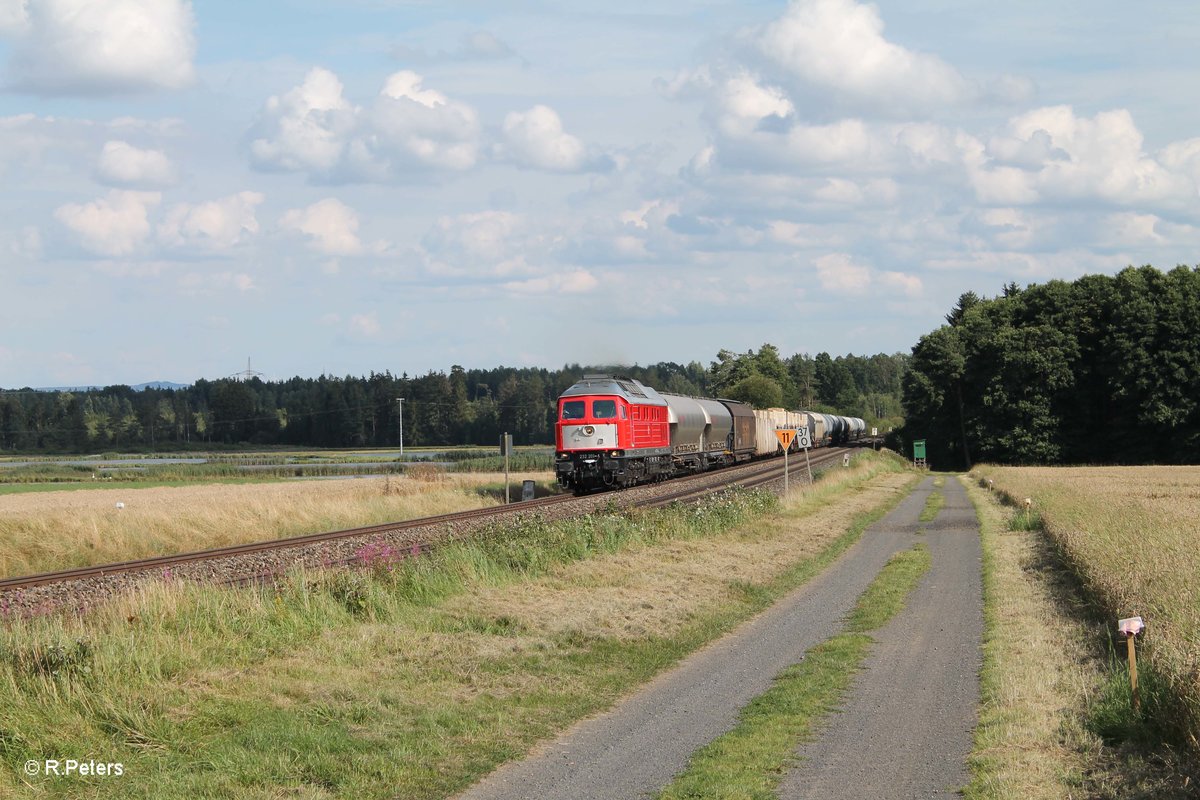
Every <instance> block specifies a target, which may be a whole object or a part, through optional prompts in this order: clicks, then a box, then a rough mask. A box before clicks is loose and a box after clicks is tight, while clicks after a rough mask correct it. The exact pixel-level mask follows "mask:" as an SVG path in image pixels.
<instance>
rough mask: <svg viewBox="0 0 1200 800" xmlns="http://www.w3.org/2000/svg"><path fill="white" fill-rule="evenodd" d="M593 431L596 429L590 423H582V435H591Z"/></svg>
mask: <svg viewBox="0 0 1200 800" xmlns="http://www.w3.org/2000/svg"><path fill="white" fill-rule="evenodd" d="M595 432H596V429H595V428H593V427H592V426H591V425H584V426H583V435H584V436H591V435H592V434H593V433H595Z"/></svg>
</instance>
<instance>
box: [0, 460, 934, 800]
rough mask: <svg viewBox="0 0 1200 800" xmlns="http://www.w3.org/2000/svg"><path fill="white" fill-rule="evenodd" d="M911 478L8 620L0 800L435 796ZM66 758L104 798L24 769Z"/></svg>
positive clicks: (883, 477) (609, 520) (806, 567)
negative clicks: (96, 768) (103, 769)
mask: <svg viewBox="0 0 1200 800" xmlns="http://www.w3.org/2000/svg"><path fill="white" fill-rule="evenodd" d="M913 480H914V478H912V477H911V476H910V475H909V473H907V472H906V471H905V467H904V465H903V463H902V462H899V461H898V460H895V459H889V458H887V457H879V458H875V459H871V460H869V461H865V462H864V463H862V464H860V465H857V466H855V467H852V468H851V469H849V470H843V471H839V473H838V474H837V475H836V476H833V475H831V476H830V477H829V479H828V481H827V482H825V483H824V484H823V485H818V486H815V487H812V489H810V490H808V491H804V492H798V493H796V496H794V498H793V499H792V500H791V501H789V503H788V504H787V505H786V506H785V507H784V508H783V509H778V507H777V506H776V505H775V501H774V500H772V499H771V498H769V497H767V496H766V495H761V494H758V493H749V494H741V495H732V496H727V497H724V498H721V499H719V500H715V501H713V502H710V503H707V504H705V505H702V506H697V507H680V508H672V509H666V510H659V511H649V512H641V513H630V514H615V513H612V514H596V515H593V516H591V517H587V518H583V519H578V520H573V521H569V522H563V523H549V522H547V521H545V520H544V519H542V518H540V517H528V518H525V519H523V520H521V521H519V522H518V523H515V524H512V525H507V526H498V527H496V528H494V529H493V530H492V531H491V535H490V536H486V537H482V538H480V539H479V540H474V541H471V542H464V543H462V544H461V545H457V546H454V547H447V548H444V549H441V550H439V551H438V552H437V553H436V554H434V556H433V557H429V558H425V557H423V558H421V559H418V560H416V561H413V562H404V563H401V564H389V563H379V564H377V565H376V569H374V570H373V571H371V572H329V573H325V574H313V575H295V576H293V577H292V579H291V580H290V581H288V582H287V583H284V584H281V585H279V586H277V587H275V588H274V589H273V590H267V591H217V590H213V589H212V588H211V587H203V586H191V585H170V584H163V585H157V586H154V587H151V588H148V589H146V590H144V591H143V592H141V593H140V594H138V595H136V596H133V597H130V598H125V599H123V600H120V601H118V602H114V603H112V604H109V605H107V606H105V607H103V608H101V609H97V610H96V611H95V612H93V613H92V614H90V615H88V616H87V617H86V618H84V619H80V620H54V619H41V620H29V621H18V622H13V623H11V624H10V625H9V626H8V627H5V628H3V629H0V707H2V708H4V709H5V713H4V716H3V718H2V719H0V765H2V767H0V796H5V797H8V796H47V797H93V796H96V795H97V794H99V793H103V794H104V795H105V796H109V795H119V796H122V797H129V798H157V797H182V796H188V797H193V798H208V797H213V798H217V797H239V798H274V797H280V796H297V797H305V798H326V797H329V798H332V797H339V798H340V797H366V798H372V797H389V798H391V797H397V796H399V797H405V798H417V799H418V800H420V799H422V798H441V797H446V796H448V795H450V794H453V793H454V792H455V791H458V790H460V789H462V788H464V787H465V786H467V785H469V784H470V783H471V782H472V781H474V780H475V779H477V778H478V777H479V776H481V775H482V774H484V773H486V772H488V771H490V770H491V769H493V768H494V767H495V766H497V765H498V764H500V763H502V762H504V761H506V760H509V759H512V758H515V757H518V756H519V755H521V754H522V753H524V752H525V751H526V750H527V748H528V747H530V746H531V745H532V744H533V743H534V742H536V741H538V740H541V739H544V738H546V737H548V736H550V735H553V734H554V733H555V732H556V731H558V730H561V729H562V728H564V727H566V726H567V725H569V724H571V723H572V722H573V721H575V720H577V719H579V718H580V717H582V716H585V715H587V714H589V713H593V712H595V711H597V710H599V709H602V708H604V707H607V706H608V705H610V704H611V703H613V702H615V701H616V700H617V699H618V698H619V697H620V696H621V695H623V694H625V693H626V692H628V691H629V690H630V687H633V686H636V685H638V684H639V683H641V682H644V681H645V680H647V679H648V678H650V677H652V676H653V675H654V674H657V673H658V672H660V671H661V670H663V669H664V668H666V667H668V666H670V665H671V664H673V663H675V662H676V661H677V660H678V659H680V658H682V657H683V656H684V655H686V654H687V653H689V652H692V651H693V650H695V649H696V648H697V647H699V646H701V645H703V644H704V643H706V642H708V641H711V640H712V639H713V638H715V637H717V636H719V635H721V634H722V633H724V632H726V631H728V630H730V629H731V628H732V627H733V626H734V625H736V624H738V623H739V622H741V621H742V620H744V619H746V618H747V617H749V616H751V615H753V614H754V613H757V612H758V611H760V610H761V609H762V608H765V607H766V606H767V605H768V604H769V603H771V602H772V601H773V600H774V599H775V598H776V597H778V596H779V595H781V594H782V593H784V592H786V591H789V590H790V589H791V588H793V587H794V586H795V585H798V584H799V583H801V582H803V581H804V580H806V579H807V577H809V576H811V575H812V574H815V573H816V572H818V571H819V570H820V568H821V567H822V566H823V565H824V564H826V563H828V561H830V560H832V558H833V557H834V554H836V553H837V552H840V550H841V549H844V548H845V547H848V546H849V544H850V543H851V542H852V541H853V540H854V538H856V537H857V535H858V532H859V531H861V530H862V529H863V528H865V527H866V525H867V524H869V522H870V520H872V519H874V518H876V517H878V516H879V515H880V514H882V513H884V511H885V510H886V508H888V507H890V506H892V505H894V503H895V502H898V501H899V500H900V499H901V498H902V497H903V496H904V494H905V493H906V491H907V488H908V487H909V486H910V485H911V483H912V481H913ZM775 511H778V513H774V512H775ZM769 512H770V513H769ZM76 753H78V754H82V755H86V756H87V757H95V758H96V760H97V761H101V760H103V761H109V762H121V763H122V764H123V765H124V775H123V776H122V777H121V778H120V779H119V780H120V783H119V784H118V783H117V782H116V781H115V780H113V779H111V778H108V779H105V778H98V777H97V778H78V777H76V778H72V779H66V778H53V777H49V778H48V777H46V776H41V777H40V778H37V779H33V778H30V777H27V776H25V775H23V773H22V771H21V770H22V767H23V765H24V762H25V761H26V760H29V759H45V758H59V757H73V756H71V755H69V754H76Z"/></svg>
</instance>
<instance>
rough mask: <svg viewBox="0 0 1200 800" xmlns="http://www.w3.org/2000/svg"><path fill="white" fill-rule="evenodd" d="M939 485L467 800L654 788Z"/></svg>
mask: <svg viewBox="0 0 1200 800" xmlns="http://www.w3.org/2000/svg"><path fill="white" fill-rule="evenodd" d="M932 488H933V480H932V478H930V479H926V480H925V481H923V482H922V483H921V485H920V486H919V487H918V488H917V489H916V490H915V491H913V492H912V493H911V494H910V495H909V496H908V497H907V498H905V499H904V500H903V501H902V502H901V503H900V505H898V506H897V507H896V508H895V509H894V510H893V511H892V512H891V513H890V514H888V515H887V516H886V517H885V518H884V519H882V520H880V521H879V522H878V523H876V524H875V525H874V526H872V527H871V528H869V529H868V530H867V531H866V532H865V533H864V534H863V536H862V538H861V539H860V540H859V542H858V543H857V544H855V545H854V546H853V547H852V548H851V549H850V550H848V551H847V552H846V553H845V554H844V555H843V556H842V557H841V558H840V559H838V561H837V562H836V563H835V564H833V565H832V566H831V567H829V568H828V569H827V570H826V571H825V572H824V573H822V574H821V575H819V576H818V577H816V578H814V579H813V580H811V581H809V582H808V583H807V584H805V585H804V586H803V587H801V588H800V589H798V590H796V591H795V592H793V593H792V594H790V595H788V596H787V597H786V598H784V599H783V600H781V601H780V602H779V603H777V604H776V605H775V606H773V607H772V608H770V609H769V610H767V611H766V612H764V613H763V614H761V615H760V616H758V617H756V618H755V619H753V620H751V621H750V622H747V623H746V624H744V625H742V626H741V627H739V628H738V629H737V630H736V631H734V632H733V633H731V634H730V635H728V636H726V637H724V638H722V639H721V640H720V641H718V642H715V643H713V644H712V645H710V646H708V647H706V648H704V649H703V650H701V651H699V652H697V653H695V654H693V655H692V656H690V657H688V658H687V659H685V660H684V661H683V662H682V663H681V664H680V665H679V666H678V667H676V668H675V669H672V670H671V671H670V672H668V673H666V674H664V675H661V676H659V678H657V679H655V680H654V681H652V682H651V683H650V684H649V685H647V686H646V687H645V688H643V689H642V690H640V691H638V692H637V693H636V694H634V695H633V696H631V697H630V698H628V699H627V700H625V701H624V702H622V703H621V704H619V705H618V706H617V707H615V708H614V709H612V710H611V711H609V712H607V713H605V714H601V715H599V716H596V717H593V718H591V719H588V720H585V721H583V722H581V723H579V724H578V725H576V726H575V727H574V728H572V729H571V730H569V731H567V732H566V733H565V734H563V735H562V736H560V737H559V738H557V739H555V740H553V741H552V742H549V743H547V744H545V745H543V746H541V747H539V748H538V749H537V750H535V751H534V752H533V753H532V754H530V756H529V757H528V758H526V759H525V760H523V761H520V762H516V763H513V764H509V765H507V766H505V767H502V768H500V769H498V770H496V771H495V772H493V773H492V774H491V775H489V776H488V777H487V778H485V779H484V780H482V781H481V782H480V783H478V784H476V785H475V786H473V787H471V788H470V789H469V790H467V791H466V792H465V793H463V794H462V795H460V796H459V797H460V800H517V799H518V798H520V799H521V800H525V799H527V798H528V799H529V800H532V799H533V798H536V799H537V800H553V799H557V798H564V799H566V798H571V799H572V800H574V799H575V798H588V800H608V799H609V798H611V799H612V800H632V799H633V798H639V797H646V796H649V795H652V794H654V793H655V792H657V791H658V790H660V789H661V788H662V787H663V786H665V785H666V784H668V783H669V782H670V781H671V779H672V777H673V776H674V775H676V774H677V773H679V772H681V771H682V770H683V769H684V767H685V766H686V765H687V760H688V758H689V757H690V756H691V754H692V753H693V752H694V751H695V750H696V749H697V748H699V747H701V746H703V745H705V744H707V743H708V742H710V741H712V740H713V739H714V738H716V737H717V736H719V735H721V734H723V733H725V732H726V731H728V730H730V729H731V728H732V727H733V725H734V723H735V721H736V718H737V712H738V710H739V709H740V708H741V707H742V706H744V705H745V704H746V703H747V702H749V701H750V700H751V699H753V698H754V697H756V696H757V695H759V694H762V693H763V692H764V691H766V689H767V688H768V687H769V686H770V684H771V680H772V679H773V678H774V677H775V675H776V674H777V673H779V672H780V671H781V670H783V669H784V668H785V667H787V666H789V665H791V664H794V663H796V662H797V661H799V660H800V659H801V658H802V657H803V655H804V652H805V651H806V650H808V649H809V648H810V647H812V646H814V645H816V644H819V643H820V642H822V641H824V640H825V639H827V638H829V637H830V636H832V635H834V634H835V633H837V632H838V630H839V629H840V628H841V626H842V620H843V618H844V617H845V616H846V615H847V614H848V613H849V611H850V609H851V608H852V607H853V605H854V601H855V599H856V598H857V597H858V595H859V594H860V593H861V592H862V591H863V590H864V589H865V588H866V587H867V585H868V584H869V583H870V582H871V580H872V579H873V578H874V577H875V575H876V574H877V573H878V572H879V570H880V569H881V568H882V567H883V565H884V564H885V563H886V562H887V560H888V559H889V558H890V557H891V556H892V554H894V553H895V552H896V551H898V550H900V549H902V548H905V547H911V546H912V543H913V541H914V532H915V530H916V528H917V517H918V515H919V514H920V513H921V510H922V508H924V505H925V500H926V498H927V497H928V496H929V493H930V491H931V489H932ZM960 492H961V489H960ZM945 513H946V512H943V514H945ZM930 536H932V533H931V534H930ZM936 559H937V556H936V555H935V564H936ZM935 568H936V567H935ZM974 568H975V569H976V570H977V569H978V567H977V565H975V567H974ZM862 796H868V795H862ZM881 796H886V794H885V795H881Z"/></svg>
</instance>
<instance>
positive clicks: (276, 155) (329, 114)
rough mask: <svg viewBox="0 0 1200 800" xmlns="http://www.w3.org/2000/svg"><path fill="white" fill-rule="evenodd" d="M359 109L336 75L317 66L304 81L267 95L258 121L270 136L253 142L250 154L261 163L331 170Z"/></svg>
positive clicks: (257, 162)
mask: <svg viewBox="0 0 1200 800" xmlns="http://www.w3.org/2000/svg"><path fill="white" fill-rule="evenodd" d="M356 114H357V109H356V108H354V107H353V106H352V105H351V104H350V103H349V102H348V101H347V100H346V99H345V98H344V97H343V96H342V83H341V81H339V80H338V78H337V76H336V75H334V74H333V73H332V72H330V71H329V70H326V69H321V68H320V67H316V68H314V69H312V70H310V71H309V73H308V74H307V75H306V76H305V77H304V82H303V83H302V84H300V85H299V86H297V87H295V88H294V89H292V90H291V91H289V92H287V93H285V94H283V95H282V96H275V97H271V98H270V99H268V100H267V103H266V107H265V108H264V110H263V114H262V119H261V120H260V122H259V126H260V128H263V129H265V131H266V132H267V133H268V134H269V136H265V137H261V138H257V139H255V140H254V141H253V142H252V143H251V145H250V153H251V156H252V158H253V160H254V162H255V164H256V165H258V166H260V167H266V168H274V169H283V170H315V171H318V172H328V171H330V170H332V169H333V168H334V167H335V166H336V165H337V164H338V162H339V161H340V160H341V158H342V154H343V153H344V151H345V148H346V141H347V139H348V137H349V135H350V134H351V133H352V132H353V131H354V129H355V126H356V124H357V122H356Z"/></svg>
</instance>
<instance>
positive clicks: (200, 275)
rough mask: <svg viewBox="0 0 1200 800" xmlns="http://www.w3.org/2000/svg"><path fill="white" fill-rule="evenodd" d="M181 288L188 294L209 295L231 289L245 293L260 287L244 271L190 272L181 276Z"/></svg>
mask: <svg viewBox="0 0 1200 800" xmlns="http://www.w3.org/2000/svg"><path fill="white" fill-rule="evenodd" d="M179 288H180V290H182V291H183V292H184V293H186V294H199V295H207V294H214V293H218V292H221V293H224V292H228V291H230V290H232V291H235V292H241V293H242V294H245V293H247V292H252V291H254V290H255V289H257V288H258V287H257V286H255V284H254V278H252V277H251V276H249V275H247V274H246V273H244V272H189V273H187V274H186V275H183V276H182V277H180V279H179Z"/></svg>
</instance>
